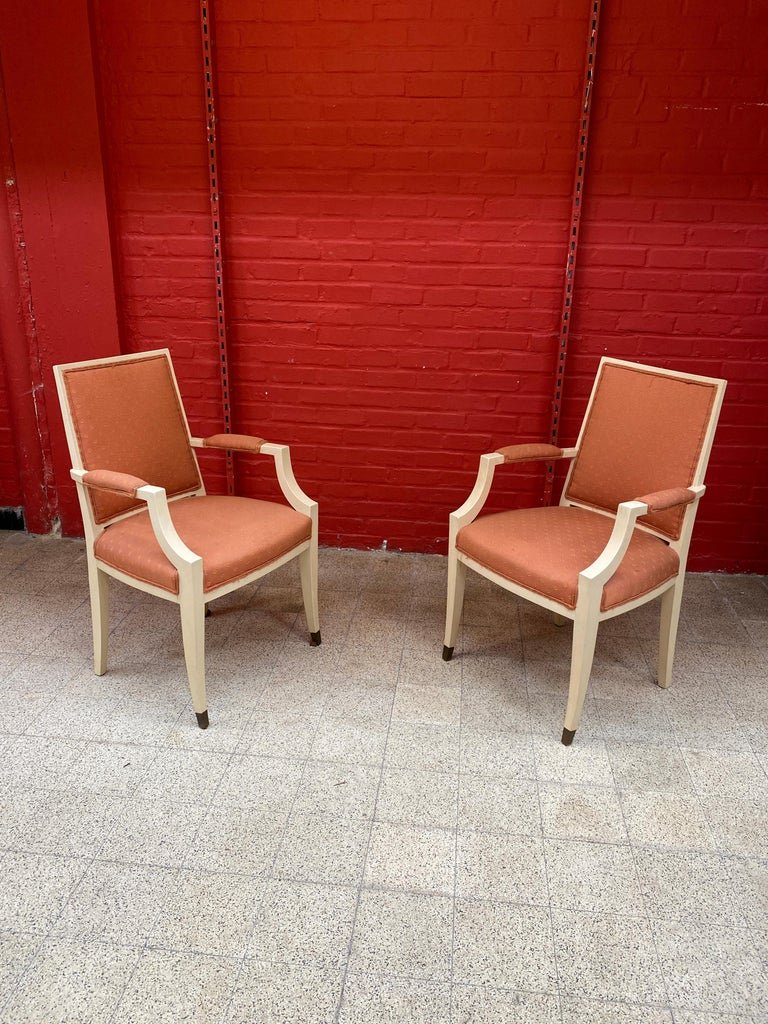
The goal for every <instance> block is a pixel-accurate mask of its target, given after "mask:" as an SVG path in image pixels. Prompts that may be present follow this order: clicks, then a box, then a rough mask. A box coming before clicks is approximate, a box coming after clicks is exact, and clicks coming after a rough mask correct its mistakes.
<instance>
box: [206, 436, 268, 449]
mask: <svg viewBox="0 0 768 1024" xmlns="http://www.w3.org/2000/svg"><path fill="white" fill-rule="evenodd" d="M264 443H265V441H264V438H263V437H251V435H250V434H211V436H210V437H206V438H203V448H227V449H229V450H230V451H233V452H258V451H261V446H262V445H263V444H264Z"/></svg>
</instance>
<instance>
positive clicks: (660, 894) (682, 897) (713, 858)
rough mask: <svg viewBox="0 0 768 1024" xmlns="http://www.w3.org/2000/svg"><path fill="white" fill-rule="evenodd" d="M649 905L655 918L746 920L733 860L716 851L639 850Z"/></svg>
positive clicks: (637, 857) (736, 922)
mask: <svg viewBox="0 0 768 1024" xmlns="http://www.w3.org/2000/svg"><path fill="white" fill-rule="evenodd" d="M635 861H636V863H637V873H638V877H639V879H640V887H641V889H642V893H643V899H644V902H645V907H646V909H647V911H648V914H649V916H650V917H651V918H664V919H672V920H678V921H701V922H702V923H710V924H719V925H730V926H733V927H738V926H740V925H741V926H743V925H745V924H746V921H745V919H744V900H739V899H738V898H737V889H736V884H735V882H734V878H733V863H732V862H731V861H729V860H726V859H724V858H722V857H720V856H718V855H717V854H714V853H700V852H689V851H678V850H657V849H637V850H635Z"/></svg>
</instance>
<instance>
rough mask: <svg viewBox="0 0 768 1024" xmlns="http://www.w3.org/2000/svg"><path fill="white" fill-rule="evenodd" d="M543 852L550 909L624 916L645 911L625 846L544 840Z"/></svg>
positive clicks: (631, 859)
mask: <svg viewBox="0 0 768 1024" xmlns="http://www.w3.org/2000/svg"><path fill="white" fill-rule="evenodd" d="M544 852H545V855H546V861H547V880H548V883H549V893H550V899H551V902H552V907H553V908H555V907H557V908H563V909H565V910H580V911H584V912H588V913H609V914H624V915H626V916H627V917H632V916H634V915H643V914H644V907H643V901H642V895H641V889H640V886H639V884H638V879H637V872H636V870H635V861H634V858H633V856H632V851H631V849H630V848H629V847H628V846H614V845H611V844H609V843H584V842H576V841H563V840H559V839H546V840H545V841H544Z"/></svg>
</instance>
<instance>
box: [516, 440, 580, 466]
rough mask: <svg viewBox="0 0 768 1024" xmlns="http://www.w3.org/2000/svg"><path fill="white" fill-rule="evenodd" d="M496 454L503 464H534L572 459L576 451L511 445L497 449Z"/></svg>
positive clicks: (552, 445) (555, 447)
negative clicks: (502, 457)
mask: <svg viewBox="0 0 768 1024" xmlns="http://www.w3.org/2000/svg"><path fill="white" fill-rule="evenodd" d="M566 452H568V453H573V454H566ZM496 454H497V455H503V456H504V461H505V462H535V461H537V460H540V459H546V460H547V462H552V461H554V460H555V459H563V458H573V455H575V454H576V449H575V448H558V447H557V445H554V444H511V445H508V446H507V447H506V448H497V449H496Z"/></svg>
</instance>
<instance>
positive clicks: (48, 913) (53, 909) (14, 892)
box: [0, 852, 88, 935]
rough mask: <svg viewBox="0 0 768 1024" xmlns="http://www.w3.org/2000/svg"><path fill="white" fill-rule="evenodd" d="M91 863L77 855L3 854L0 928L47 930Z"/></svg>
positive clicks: (26, 930) (29, 930) (41, 932)
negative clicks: (75, 856) (68, 856)
mask: <svg viewBox="0 0 768 1024" xmlns="http://www.w3.org/2000/svg"><path fill="white" fill-rule="evenodd" d="M87 867H88V861H87V860H81V859H79V858H73V857H70V858H65V857H50V856H39V855H37V854H32V853H16V852H9V853H3V854H0V872H2V878H3V889H2V895H0V928H8V929H10V930H11V931H21V932H35V933H37V934H39V935H45V934H47V932H48V931H49V929H50V928H51V925H52V924H53V923H54V921H55V920H56V918H57V917H58V916H59V914H60V913H61V910H62V907H64V905H65V903H66V901H67V899H68V898H69V896H70V893H71V892H72V891H73V890H74V889H75V887H76V886H77V884H78V882H79V881H80V879H81V878H82V877H83V875H84V874H85V871H86V869H87Z"/></svg>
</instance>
